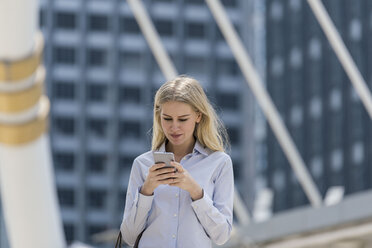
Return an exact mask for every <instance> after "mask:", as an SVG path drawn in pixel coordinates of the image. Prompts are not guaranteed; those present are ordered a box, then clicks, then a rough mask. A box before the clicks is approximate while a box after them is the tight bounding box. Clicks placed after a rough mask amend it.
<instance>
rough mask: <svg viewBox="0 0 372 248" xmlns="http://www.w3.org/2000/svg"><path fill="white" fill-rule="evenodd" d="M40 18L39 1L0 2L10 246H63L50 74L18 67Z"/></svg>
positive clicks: (1, 126) (3, 168) (1, 163)
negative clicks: (46, 93)
mask: <svg viewBox="0 0 372 248" xmlns="http://www.w3.org/2000/svg"><path fill="white" fill-rule="evenodd" d="M37 23H38V1H37V0H1V1H0V37H1V38H0V69H1V70H2V71H0V85H1V87H0V93H1V94H0V98H1V105H0V109H1V110H0V112H1V113H0V114H1V120H0V139H1V140H0V184H1V197H2V204H3V211H4V218H5V224H6V229H7V234H8V239H9V242H10V245H11V247H13V248H25V247H35V248H36V247H37V248H51V247H53V248H64V247H66V243H65V240H64V235H63V230H62V222H61V219H60V216H59V209H58V205H57V199H56V192H55V183H54V173H53V168H52V161H51V155H50V146H49V141H48V140H49V137H48V135H47V134H46V133H45V129H46V127H45V125H46V124H45V123H46V118H47V113H48V111H49V101H48V100H47V98H46V97H41V94H42V93H41V90H40V85H39V83H40V81H38V80H44V79H45V74H43V70H37V71H36V70H35V71H34V72H32V70H31V73H32V75H27V76H26V77H22V78H19V75H23V74H25V72H27V73H26V74H29V73H28V72H29V71H30V68H33V67H30V66H29V65H28V64H27V63H26V66H25V65H24V64H23V65H20V66H19V64H18V65H17V66H14V64H15V63H16V62H20V61H25V58H26V57H28V56H30V55H31V54H32V53H33V52H35V47H36V44H35V43H36V42H37V41H38V39H35V37H36V30H37ZM39 41H40V40H39ZM32 63H33V64H35V63H34V62H31V64H32ZM37 63H38V62H37ZM7 66H9V68H8V67H7ZM12 68H13V69H14V68H17V69H16V71H17V73H16V74H13V72H14V71H13V69H12ZM19 72H21V73H19ZM37 74H38V76H37ZM15 75H18V76H17V80H15V79H14V78H15V77H13V76H15ZM23 95H24V96H25V98H24V99H22V100H20V101H17V100H15V99H18V98H19V97H20V96H23ZM26 98H27V99H26ZM25 103H29V106H28V105H27V104H25Z"/></svg>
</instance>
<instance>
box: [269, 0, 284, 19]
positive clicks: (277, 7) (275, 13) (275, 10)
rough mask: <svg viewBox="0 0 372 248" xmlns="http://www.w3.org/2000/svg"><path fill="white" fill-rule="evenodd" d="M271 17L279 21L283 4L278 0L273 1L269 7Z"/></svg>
mask: <svg viewBox="0 0 372 248" xmlns="http://www.w3.org/2000/svg"><path fill="white" fill-rule="evenodd" d="M270 15H271V18H272V19H273V20H275V21H280V20H281V19H282V17H283V5H282V4H281V2H279V1H273V2H272V3H271V8H270Z"/></svg>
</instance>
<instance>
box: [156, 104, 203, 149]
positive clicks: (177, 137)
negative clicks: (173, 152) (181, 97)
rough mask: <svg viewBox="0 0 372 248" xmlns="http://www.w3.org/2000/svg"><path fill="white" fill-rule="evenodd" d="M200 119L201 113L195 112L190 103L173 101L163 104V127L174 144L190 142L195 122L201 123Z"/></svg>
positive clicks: (187, 143) (166, 135)
mask: <svg viewBox="0 0 372 248" xmlns="http://www.w3.org/2000/svg"><path fill="white" fill-rule="evenodd" d="M200 119H201V114H200V113H197V112H195V111H194V110H193V109H192V108H191V106H190V105H189V104H186V103H183V102H176V101H171V102H166V103H164V104H163V105H162V106H161V112H160V120H161V121H160V122H161V127H162V128H163V131H164V134H165V137H167V139H168V140H169V142H171V143H172V145H174V146H182V145H189V144H190V142H191V141H192V140H193V134H194V129H195V124H196V123H199V122H200Z"/></svg>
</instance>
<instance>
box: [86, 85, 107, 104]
mask: <svg viewBox="0 0 372 248" xmlns="http://www.w3.org/2000/svg"><path fill="white" fill-rule="evenodd" d="M87 90H88V95H87V97H88V100H89V101H91V102H104V101H106V99H107V93H108V91H107V86H106V85H101V84H93V83H92V84H89V85H88V87H87Z"/></svg>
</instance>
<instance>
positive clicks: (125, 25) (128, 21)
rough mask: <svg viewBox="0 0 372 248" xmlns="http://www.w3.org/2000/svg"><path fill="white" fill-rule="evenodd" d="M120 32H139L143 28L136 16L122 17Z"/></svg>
mask: <svg viewBox="0 0 372 248" xmlns="http://www.w3.org/2000/svg"><path fill="white" fill-rule="evenodd" d="M120 32H123V33H129V34H139V33H140V32H141V30H140V28H139V26H138V23H137V21H136V20H135V19H134V17H122V18H120Z"/></svg>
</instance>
